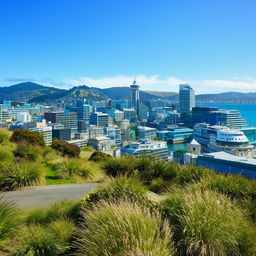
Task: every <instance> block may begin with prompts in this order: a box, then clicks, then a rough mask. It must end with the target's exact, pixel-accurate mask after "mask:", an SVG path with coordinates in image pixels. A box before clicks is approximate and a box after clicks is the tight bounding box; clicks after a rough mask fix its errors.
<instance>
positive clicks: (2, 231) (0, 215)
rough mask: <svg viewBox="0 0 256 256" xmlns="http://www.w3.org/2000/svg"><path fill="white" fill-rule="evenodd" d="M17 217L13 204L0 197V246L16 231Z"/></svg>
mask: <svg viewBox="0 0 256 256" xmlns="http://www.w3.org/2000/svg"><path fill="white" fill-rule="evenodd" d="M18 224H19V217H18V212H17V209H16V208H15V205H14V204H13V203H12V202H10V201H6V200H3V198H2V197H0V248H1V246H3V244H4V242H5V241H6V240H7V239H8V238H12V237H13V236H14V234H15V233H16V230H17V226H18Z"/></svg>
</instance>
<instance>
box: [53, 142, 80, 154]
mask: <svg viewBox="0 0 256 256" xmlns="http://www.w3.org/2000/svg"><path fill="white" fill-rule="evenodd" d="M52 148H53V149H56V150H58V151H59V152H60V153H61V154H62V155H63V156H68V157H79V155H80V151H81V149H80V148H79V147H78V146H76V145H73V144H70V143H68V142H66V141H61V140H57V139H54V140H53V141H52Z"/></svg>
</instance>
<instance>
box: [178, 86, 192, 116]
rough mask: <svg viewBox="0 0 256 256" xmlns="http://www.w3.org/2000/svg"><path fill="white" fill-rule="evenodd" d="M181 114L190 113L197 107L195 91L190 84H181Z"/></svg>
mask: <svg viewBox="0 0 256 256" xmlns="http://www.w3.org/2000/svg"><path fill="white" fill-rule="evenodd" d="M179 105H180V113H189V112H190V111H191V110H192V108H194V107H195V91H194V90H193V88H192V87H191V86H190V85H188V84H180V94H179Z"/></svg>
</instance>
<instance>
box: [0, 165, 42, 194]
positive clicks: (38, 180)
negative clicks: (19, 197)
mask: <svg viewBox="0 0 256 256" xmlns="http://www.w3.org/2000/svg"><path fill="white" fill-rule="evenodd" d="M44 175H45V169H44V167H43V166H42V165H40V164H38V163H33V162H20V163H10V164H7V165H6V166H5V167H4V168H3V170H2V176H1V180H0V187H1V189H2V190H14V189H17V188H22V187H26V186H33V185H40V184H42V183H43V181H44Z"/></svg>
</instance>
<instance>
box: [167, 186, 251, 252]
mask: <svg viewBox="0 0 256 256" xmlns="http://www.w3.org/2000/svg"><path fill="white" fill-rule="evenodd" d="M162 205H163V210H164V212H165V214H166V216H168V217H169V219H170V220H171V222H172V223H173V224H174V225H176V228H175V230H174V233H175V241H176V245H177V247H178V249H179V255H199V256H224V255H228V256H233V255H255V254H254V253H255V251H254V235H253V233H252V232H251V230H250V224H249V223H248V221H247V219H246V217H245V215H244V213H243V211H242V210H241V209H240V208H239V207H238V206H237V205H236V204H235V203H234V202H232V201H231V200H230V199H229V198H228V197H226V196H225V195H222V194H218V193H217V192H215V191H211V190H204V191H202V190H201V189H198V187H197V186H194V187H187V188H185V189H181V188H179V189H176V190H174V191H172V193H171V194H170V195H169V197H168V199H166V200H165V201H164V202H163V204H162Z"/></svg>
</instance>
